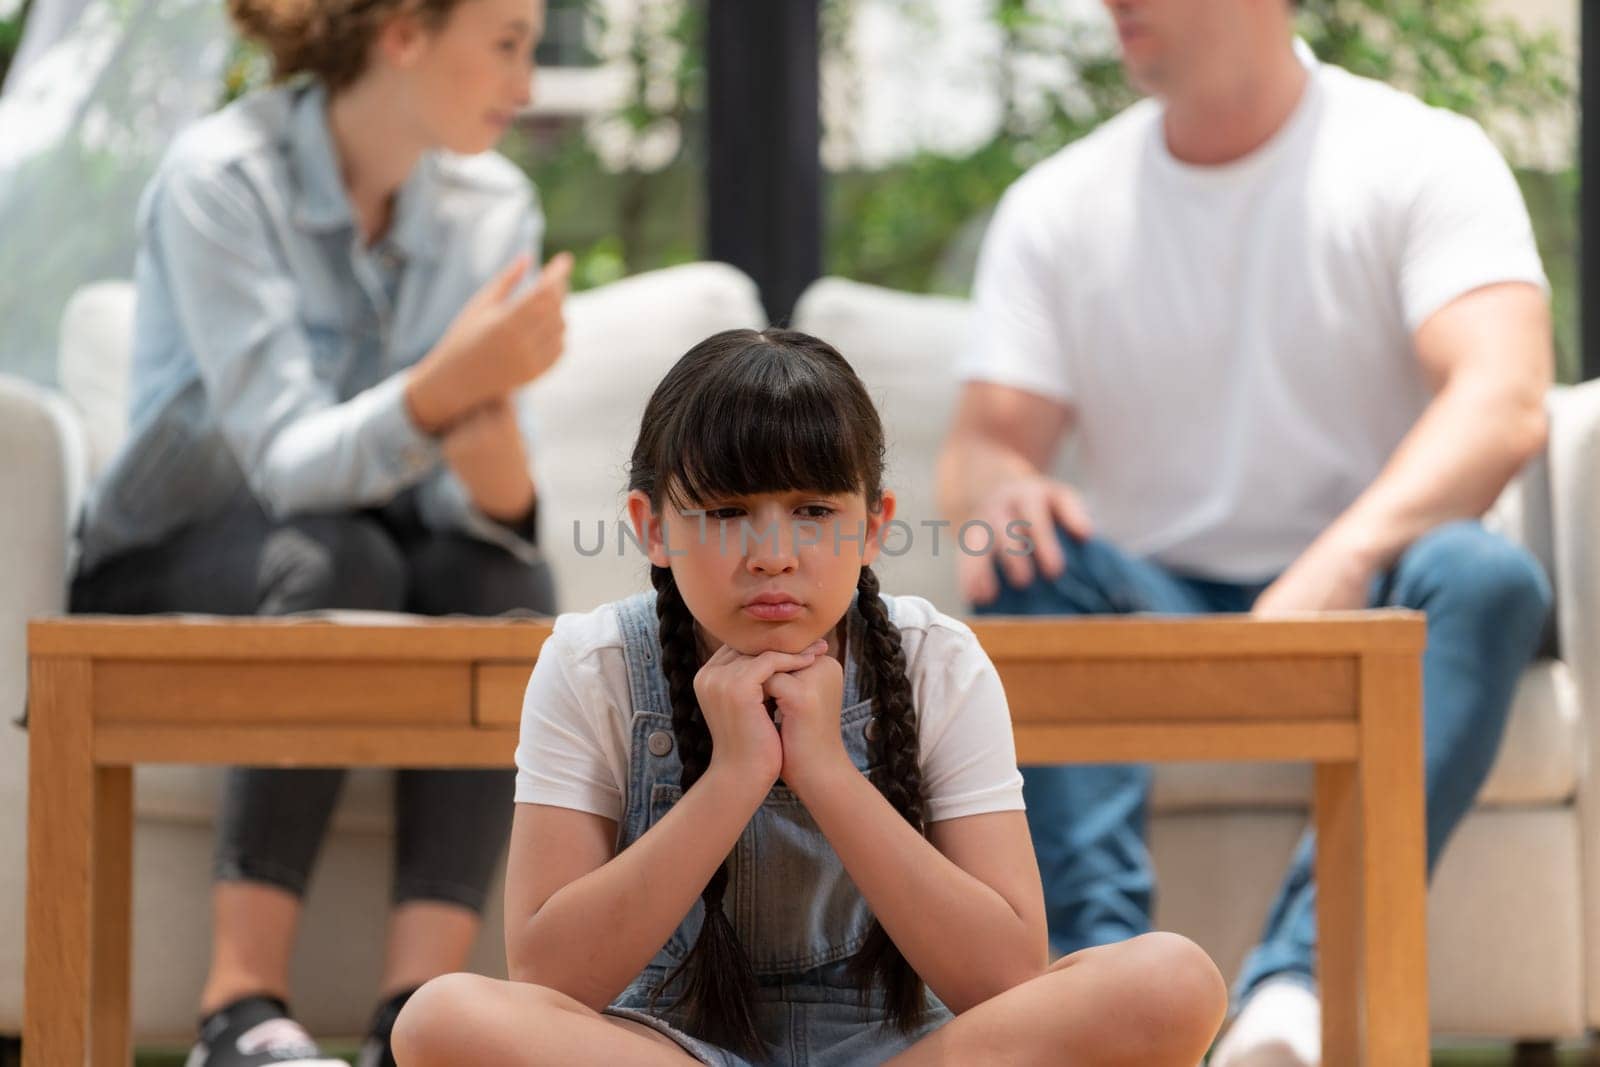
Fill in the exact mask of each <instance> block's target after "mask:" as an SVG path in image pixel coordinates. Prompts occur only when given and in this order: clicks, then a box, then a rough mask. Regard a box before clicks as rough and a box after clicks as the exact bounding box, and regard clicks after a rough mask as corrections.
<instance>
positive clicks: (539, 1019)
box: [391, 974, 699, 1067]
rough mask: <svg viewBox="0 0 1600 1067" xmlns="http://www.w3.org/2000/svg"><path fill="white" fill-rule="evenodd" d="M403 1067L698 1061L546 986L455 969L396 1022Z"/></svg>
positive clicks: (659, 1037)
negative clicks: (486, 976)
mask: <svg viewBox="0 0 1600 1067" xmlns="http://www.w3.org/2000/svg"><path fill="white" fill-rule="evenodd" d="M391 1040H392V1042H393V1045H394V1054H395V1060H396V1062H397V1063H399V1064H400V1067H454V1065H456V1064H462V1063H471V1064H482V1065H483V1067H546V1065H552V1067H572V1065H576V1064H585V1063H593V1064H604V1065H607V1067H614V1065H620V1064H627V1065H629V1067H632V1065H634V1064H638V1065H639V1067H683V1065H684V1064H693V1063H698V1062H699V1061H698V1060H696V1059H695V1058H694V1057H693V1056H690V1055H689V1054H688V1053H687V1052H685V1051H684V1050H683V1049H682V1048H680V1047H679V1046H678V1044H677V1043H676V1042H674V1041H673V1040H672V1039H671V1038H669V1037H667V1036H666V1035H664V1034H658V1033H656V1032H655V1031H654V1030H651V1029H650V1028H649V1027H647V1026H641V1025H640V1024H638V1023H635V1022H631V1021H629V1020H627V1019H617V1018H613V1017H611V1016H609V1015H601V1014H600V1013H599V1012H597V1011H595V1010H594V1009H593V1008H589V1007H587V1006H585V1005H583V1004H580V1003H579V1002H578V1001H576V1000H574V999H572V998H571V997H569V996H567V995H566V994H565V993H558V992H556V991H555V990H554V989H547V988H545V987H544V986H537V985H531V984H529V983H527V982H503V981H499V980H497V979H494V978H484V977H483V976H481V975H476V974H447V975H444V976H443V977H440V978H435V979H434V980H433V981H431V982H429V983H428V984H427V985H425V986H423V987H422V988H421V989H419V990H417V992H416V995H414V996H413V997H412V998H411V999H410V1000H409V1001H408V1002H407V1003H406V1006H405V1007H404V1008H403V1009H402V1010H401V1012H400V1017H399V1018H398V1019H397V1020H395V1026H394V1036H393V1037H392V1039H391Z"/></svg>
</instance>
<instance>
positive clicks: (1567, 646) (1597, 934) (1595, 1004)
mask: <svg viewBox="0 0 1600 1067" xmlns="http://www.w3.org/2000/svg"><path fill="white" fill-rule="evenodd" d="M1549 410H1550V443H1549V446H1548V448H1547V450H1546V451H1547V456H1548V463H1549V478H1550V507H1551V542H1552V545H1551V548H1552V551H1553V554H1554V557H1555V567H1554V572H1555V573H1554V574H1553V575H1552V576H1551V577H1552V580H1553V583H1554V586H1555V596H1556V603H1555V612H1556V632H1557V635H1558V639H1559V643H1560V648H1561V657H1562V659H1564V660H1565V661H1566V662H1567V665H1568V667H1570V668H1571V671H1572V677H1573V680H1574V683H1575V686H1576V689H1577V696H1578V706H1579V708H1580V714H1581V716H1582V722H1581V729H1582V732H1583V733H1582V736H1583V738H1584V748H1585V753H1584V754H1585V756H1586V757H1587V759H1586V761H1585V763H1586V766H1584V768H1583V770H1582V771H1581V772H1580V775H1579V778H1578V818H1579V842H1578V848H1579V862H1580V872H1581V873H1580V878H1581V889H1580V891H1581V906H1582V908H1583V946H1584V950H1583V951H1584V970H1585V983H1584V984H1585V988H1586V993H1585V1001H1586V1003H1585V1005H1584V1008H1585V1012H1586V1015H1587V1022H1588V1024H1589V1025H1590V1026H1596V1025H1600V789H1597V788H1596V784H1597V783H1596V780H1595V769H1596V767H1600V554H1597V552H1596V537H1597V536H1600V381H1594V382H1586V383H1584V384H1582V385H1578V386H1573V387H1571V388H1562V389H1556V390H1554V391H1552V393H1551V395H1550V402H1549Z"/></svg>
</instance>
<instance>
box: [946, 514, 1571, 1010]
mask: <svg viewBox="0 0 1600 1067" xmlns="http://www.w3.org/2000/svg"><path fill="white" fill-rule="evenodd" d="M1060 539H1061V542H1062V545H1063V546H1064V548H1065V550H1066V553H1067V569H1066V571H1065V573H1064V574H1062V576H1061V577H1059V578H1056V579H1054V580H1051V579H1046V578H1043V577H1038V578H1036V579H1035V580H1034V581H1033V583H1032V584H1030V585H1028V586H1027V587H1026V588H1023V589H1017V588H1014V587H1012V586H1010V585H1009V584H1007V583H1006V581H1005V578H1004V575H1003V574H1002V575H1001V587H1002V591H1001V594H1000V596H999V597H998V598H997V599H996V600H995V601H994V602H993V603H990V604H987V605H983V606H981V607H979V608H977V609H975V611H976V612H977V613H979V614H1003V615H1104V614H1119V613H1126V612H1151V613H1155V614H1160V615H1194V614H1204V613H1218V612H1244V611H1248V610H1250V606H1251V605H1252V604H1253V603H1254V602H1255V600H1256V598H1257V597H1258V596H1260V595H1261V592H1262V591H1263V590H1264V589H1265V588H1266V586H1265V585H1264V584H1252V585H1238V584H1232V583H1224V582H1213V581H1207V580H1204V579H1200V578H1196V577H1193V576H1186V575H1181V574H1176V573H1173V572H1172V571H1170V570H1167V569H1166V568H1163V567H1162V566H1160V565H1159V564H1156V563H1153V562H1150V561H1148V560H1138V559H1132V558H1130V557H1129V556H1127V555H1124V554H1123V553H1121V552H1119V551H1118V550H1117V549H1116V548H1114V547H1112V546H1111V545H1109V544H1107V543H1105V542H1103V541H1098V540H1092V539H1091V540H1088V541H1077V540H1075V539H1073V538H1071V537H1069V536H1067V535H1066V534H1064V533H1062V534H1060ZM1371 604H1372V606H1374V607H1401V608H1413V609H1415V610H1418V611H1422V612H1424V613H1425V614H1426V615H1427V620H1428V647H1427V651H1426V652H1425V653H1424V655H1423V660H1422V686H1423V735H1424V738H1423V746H1424V756H1425V763H1426V769H1425V773H1426V780H1427V827H1428V870H1429V871H1430V872H1431V871H1432V870H1433V867H1434V864H1435V862H1436V861H1437V860H1438V857H1439V854H1440V852H1441V851H1442V850H1443V848H1444V844H1445V842H1446V841H1447V840H1449V837H1450V833H1451V831H1452V830H1454V829H1455V826H1456V824H1457V823H1458V822H1460V821H1461V818H1462V817H1463V816H1464V815H1466V813H1467V811H1468V809H1469V808H1470V807H1471V806H1472V801H1473V798H1474V797H1475V796H1476V795H1477V792H1478V788H1479V787H1480V786H1481V785H1482V784H1483V780H1484V778H1485V777H1487V776H1488V773H1489V768H1490V766H1491V765H1492V764H1493V762H1494V757H1495V752H1496V751H1497V750H1498V748H1499V746H1500V738H1501V735H1502V733H1503V732H1504V729H1505V722H1506V717H1507V714H1508V712H1509V711H1510V707H1511V698H1512V696H1513V694H1514V693H1515V691H1516V685H1517V679H1518V677H1519V676H1520V674H1521V673H1522V670H1523V668H1524V667H1526V666H1527V663H1528V661H1529V659H1530V658H1531V657H1532V656H1533V654H1534V651H1535V650H1536V649H1537V647H1538V644H1539V639H1540V637H1541V635H1542V633H1543V629H1544V625H1545V620H1546V618H1547V617H1548V615H1549V610H1550V586H1549V582H1548V581H1547V580H1546V578H1545V576H1544V572H1543V571H1542V570H1541V569H1540V567H1539V564H1538V563H1537V562H1536V561H1535V560H1534V558H1533V557H1532V556H1531V555H1529V554H1528V553H1527V552H1526V551H1524V550H1523V549H1521V548H1518V547H1517V546H1515V545H1513V544H1511V543H1510V542H1508V541H1505V540H1503V539H1502V538H1500V537H1497V536H1495V535H1493V534H1491V533H1488V532H1487V531H1485V530H1484V529H1483V527H1481V526H1480V525H1478V524H1477V523H1476V522H1454V523H1449V524H1447V525H1444V526H1440V527H1438V528H1437V529H1434V530H1433V531H1431V532H1429V533H1428V534H1427V535H1425V536H1424V537H1422V538H1420V539H1419V540H1417V541H1416V542H1415V543H1414V544H1413V545H1412V546H1411V547H1410V548H1409V549H1408V550H1407V551H1406V552H1405V554H1404V555H1402V556H1401V557H1400V559H1399V561H1398V562H1397V563H1396V564H1395V566H1394V567H1393V569H1391V570H1390V571H1388V572H1387V573H1385V574H1383V575H1381V576H1380V577H1379V579H1378V580H1377V581H1376V582H1374V584H1373V590H1372V596H1371ZM1023 782H1024V795H1025V796H1026V799H1027V803H1028V823H1029V826H1030V828H1031V830H1032V832H1033V843H1034V849H1035V850H1036V852H1037V854H1038V857H1039V867H1040V873H1041V874H1042V875H1043V878H1044V889H1045V905H1046V908H1047V911H1048V915H1049V921H1050V940H1051V944H1052V947H1053V948H1054V949H1055V950H1056V951H1058V952H1061V953H1069V952H1074V951H1077V950H1078V949H1081V948H1086V947H1088V946H1090V945H1099V944H1105V943H1107V942H1112V941H1120V940H1122V939H1124V938H1128V937H1132V936H1134V935H1136V934H1141V933H1144V932H1146V931H1147V930H1148V929H1149V928H1150V914H1151V908H1152V902H1153V897H1154V892H1155V884H1154V875H1153V871H1152V869H1151V864H1150V857H1149V854H1148V852H1147V851H1146V849H1145V843H1144V835H1145V804H1146V794H1147V793H1148V790H1149V785H1150V771H1149V768H1148V767H1145V766H1142V765H1127V764H1109V765H1078V766H1066V767H1060V766H1056V767H1027V768H1024V769H1023ZM1314 855H1315V842H1314V840H1313V838H1312V835H1311V834H1310V833H1309V832H1308V833H1307V834H1306V835H1305V836H1304V837H1303V838H1302V839H1301V841H1300V844H1299V847H1298V849H1297V850H1296V852H1295V856H1294V860H1293V862H1292V864H1291V865H1290V868H1289V874H1288V877H1287V878H1286V879H1285V880H1284V883H1283V887H1282V889H1281V891H1280V892H1279V894H1278V898H1277V901H1276V902H1275V903H1274V904H1273V906H1272V911H1271V913H1270V915H1269V917H1268V919H1267V924H1266V930H1265V932H1264V933H1263V935H1262V940H1261V943H1260V944H1259V945H1258V946H1257V947H1256V949H1255V950H1254V951H1253V952H1252V953H1251V954H1250V956H1249V958H1248V959H1247V960H1246V961H1245V965H1244V969H1243V972H1242V973H1241V974H1240V976H1239V979H1238V981H1237V983H1236V985H1235V995H1236V998H1238V999H1240V1000H1242V999H1243V998H1244V997H1246V996H1248V995H1249V994H1250V993H1251V992H1252V991H1253V990H1254V989H1255V988H1256V987H1257V986H1258V985H1260V984H1261V983H1262V982H1263V981H1265V980H1266V979H1267V978H1269V977H1273V976H1278V975H1287V976H1293V977H1296V978H1300V979H1303V980H1304V981H1306V982H1307V983H1312V982H1314V980H1315V974H1316V883H1315V881H1314V880H1313V878H1312V869H1311V868H1312V859H1313V857H1314Z"/></svg>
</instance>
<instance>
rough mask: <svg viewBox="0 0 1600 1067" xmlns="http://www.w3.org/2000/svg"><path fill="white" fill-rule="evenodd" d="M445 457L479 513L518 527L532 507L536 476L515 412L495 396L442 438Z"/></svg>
mask: <svg viewBox="0 0 1600 1067" xmlns="http://www.w3.org/2000/svg"><path fill="white" fill-rule="evenodd" d="M443 447H444V458H445V462H447V463H449V464H450V469H451V470H453V471H454V472H455V475H456V477H457V478H459V479H461V484H462V485H464V486H466V487H467V493H468V494H469V495H471V497H472V503H473V505H474V506H476V507H477V509H478V510H479V511H481V512H483V513H484V514H485V515H487V516H489V517H490V518H491V519H494V520H495V521H497V522H502V523H506V524H515V523H517V522H520V521H521V520H522V519H523V518H524V517H526V516H527V514H528V512H529V511H530V510H531V509H532V508H533V500H534V496H535V490H534V486H533V476H532V475H531V474H529V473H528V453H527V451H526V449H525V448H524V446H523V443H522V431H521V429H520V428H518V426H517V413H516V409H515V408H513V407H512V405H511V402H510V401H509V400H507V399H506V398H505V397H497V398H496V399H494V400H491V401H490V402H489V403H487V404H484V405H483V406H482V407H479V408H477V409H476V410H474V411H473V412H472V413H471V414H469V415H468V416H467V417H466V418H464V419H462V420H461V421H460V422H458V423H456V424H455V426H453V427H452V428H451V429H450V431H449V432H448V433H447V434H445V437H444V445H443Z"/></svg>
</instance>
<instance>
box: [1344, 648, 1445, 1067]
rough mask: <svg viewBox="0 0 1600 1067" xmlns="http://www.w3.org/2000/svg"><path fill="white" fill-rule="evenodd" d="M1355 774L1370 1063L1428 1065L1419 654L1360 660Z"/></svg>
mask: <svg viewBox="0 0 1600 1067" xmlns="http://www.w3.org/2000/svg"><path fill="white" fill-rule="evenodd" d="M1360 774H1361V788H1360V791H1359V798H1360V804H1361V840H1362V849H1363V851H1364V852H1365V853H1366V862H1365V864H1364V868H1365V872H1366V874H1365V893H1364V901H1363V904H1364V911H1365V914H1364V916H1363V919H1362V925H1363V929H1364V934H1363V940H1364V942H1365V951H1366V990H1365V997H1364V1007H1365V1009H1366V1021H1367V1063H1368V1064H1370V1065H1373V1067H1380V1065H1381V1067H1426V1065H1427V1063H1428V963H1427V954H1428V932H1427V923H1428V904H1427V894H1428V889H1427V829H1426V823H1425V820H1424V816H1423V805H1424V796H1425V794H1424V791H1423V757H1422V665H1421V662H1420V660H1419V658H1418V657H1415V656H1368V657H1365V658H1364V659H1363V660H1362V666H1361V764H1360Z"/></svg>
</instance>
